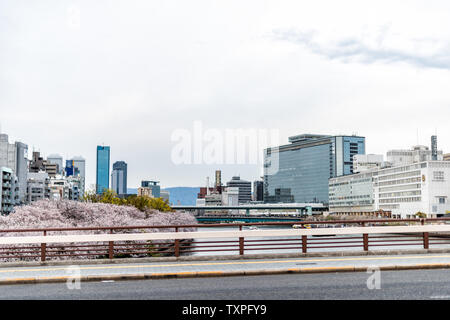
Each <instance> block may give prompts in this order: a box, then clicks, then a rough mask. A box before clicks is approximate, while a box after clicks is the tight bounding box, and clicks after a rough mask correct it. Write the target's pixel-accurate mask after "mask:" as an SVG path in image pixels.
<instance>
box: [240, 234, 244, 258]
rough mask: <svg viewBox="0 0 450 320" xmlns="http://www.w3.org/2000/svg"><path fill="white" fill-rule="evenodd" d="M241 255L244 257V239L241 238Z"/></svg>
mask: <svg viewBox="0 0 450 320" xmlns="http://www.w3.org/2000/svg"><path fill="white" fill-rule="evenodd" d="M239 255H241V256H242V255H244V238H243V237H240V238H239Z"/></svg>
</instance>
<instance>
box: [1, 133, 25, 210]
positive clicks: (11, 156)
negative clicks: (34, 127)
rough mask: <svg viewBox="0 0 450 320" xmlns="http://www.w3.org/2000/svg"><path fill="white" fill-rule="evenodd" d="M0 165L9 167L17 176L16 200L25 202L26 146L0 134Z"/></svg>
mask: <svg viewBox="0 0 450 320" xmlns="http://www.w3.org/2000/svg"><path fill="white" fill-rule="evenodd" d="M0 167H6V168H10V169H11V170H12V173H13V175H15V176H16V177H17V180H18V182H17V185H18V188H19V190H18V200H19V201H18V202H17V204H19V203H24V202H25V193H26V189H27V172H28V146H27V145H26V144H24V143H22V142H15V143H9V141H8V135H7V134H4V133H2V134H0Z"/></svg>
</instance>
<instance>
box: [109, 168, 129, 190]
mask: <svg viewBox="0 0 450 320" xmlns="http://www.w3.org/2000/svg"><path fill="white" fill-rule="evenodd" d="M111 189H113V190H114V191H115V192H116V193H117V194H118V195H125V194H127V164H126V162H124V161H117V162H114V164H113V171H112V174H111Z"/></svg>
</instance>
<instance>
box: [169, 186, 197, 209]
mask: <svg viewBox="0 0 450 320" xmlns="http://www.w3.org/2000/svg"><path fill="white" fill-rule="evenodd" d="M163 190H166V191H169V193H170V198H169V199H170V200H169V201H170V203H171V204H172V205H182V206H195V202H196V200H197V194H198V193H199V192H200V188H196V187H173V188H165V189H163Z"/></svg>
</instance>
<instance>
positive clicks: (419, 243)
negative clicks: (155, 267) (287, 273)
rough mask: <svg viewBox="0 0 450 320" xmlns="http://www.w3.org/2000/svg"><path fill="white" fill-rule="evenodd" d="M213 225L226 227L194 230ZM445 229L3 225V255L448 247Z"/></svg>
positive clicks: (387, 222)
mask: <svg viewBox="0 0 450 320" xmlns="http://www.w3.org/2000/svg"><path fill="white" fill-rule="evenodd" d="M353 225H357V226H353ZM293 226H295V227H298V228H292V227H293ZM330 226H334V227H330ZM341 226H345V227H341ZM212 227H221V228H223V229H224V230H222V231H217V230H214V231H196V230H199V229H206V230H207V229H209V228H212ZM249 227H256V228H263V229H258V230H250V229H249ZM264 227H266V228H265V229H264ZM268 227H271V228H268ZM180 230H181V231H180ZM186 230H188V231H186ZM155 231H160V232H155ZM87 232H91V233H92V232H95V233H98V234H86V233H87ZM12 233H14V235H13V236H11V234H12ZM445 233H448V234H450V218H434V219H403V220H397V219H395V220H394V219H370V220H367V219H366V220H337V221H299V222H262V223H239V224H234V223H227V224H205V225H204V224H194V225H176V226H174V225H169V226H126V227H84V228H46V229H8V230H0V235H1V236H0V259H2V260H3V261H7V260H8V261H9V260H13V259H18V260H33V259H34V260H35V259H40V260H41V261H46V260H52V259H64V258H109V259H113V258H119V257H142V256H165V255H169V256H175V257H178V256H180V255H189V254H203V255H204V254H207V255H210V254H220V253H222V254H223V253H228V254H237V255H244V254H251V253H267V252H269V253H278V252H280V253H282V252H298V253H308V252H321V251H329V250H338V251H341V250H349V249H352V250H364V251H368V250H373V249H377V248H386V247H390V248H403V246H410V247H415V248H424V249H429V248H431V247H436V248H449V249H450V236H449V237H446V235H445Z"/></svg>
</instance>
